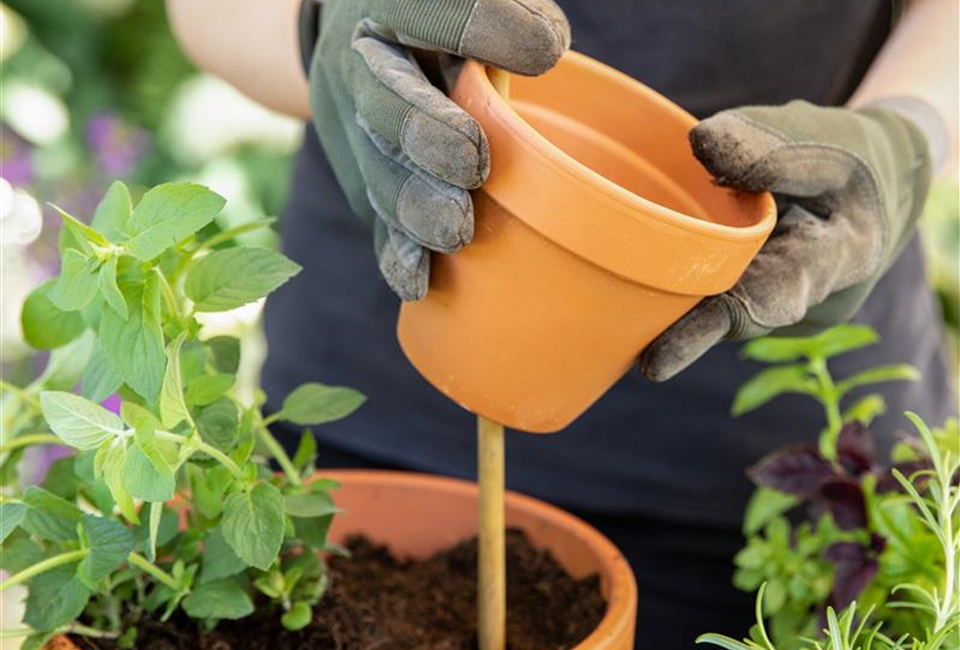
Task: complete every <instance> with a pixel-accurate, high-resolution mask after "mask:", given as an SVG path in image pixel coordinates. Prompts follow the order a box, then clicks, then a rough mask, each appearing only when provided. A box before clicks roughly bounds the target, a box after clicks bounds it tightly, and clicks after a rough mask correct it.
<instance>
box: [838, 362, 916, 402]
mask: <svg viewBox="0 0 960 650" xmlns="http://www.w3.org/2000/svg"><path fill="white" fill-rule="evenodd" d="M919 380H920V371H919V370H917V369H916V368H914V367H913V366H911V365H908V364H905V363H895V364H891V365H888V366H877V367H876V368H868V369H867V370H864V371H863V372H858V373H857V374H855V375H853V376H852V377H849V378H847V379H845V380H843V381H841V382H839V383H837V392H838V393H839V394H840V395H844V394H846V393H847V392H849V391H851V390H853V389H854V388H859V387H860V386H871V385H873V384H881V383H884V382H888V381H919Z"/></svg>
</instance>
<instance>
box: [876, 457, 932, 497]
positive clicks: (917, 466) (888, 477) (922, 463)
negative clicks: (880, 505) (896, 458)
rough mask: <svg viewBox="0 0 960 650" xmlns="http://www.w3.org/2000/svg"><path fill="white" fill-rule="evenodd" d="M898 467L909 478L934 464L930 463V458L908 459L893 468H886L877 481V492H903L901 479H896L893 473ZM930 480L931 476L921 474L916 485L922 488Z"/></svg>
mask: <svg viewBox="0 0 960 650" xmlns="http://www.w3.org/2000/svg"><path fill="white" fill-rule="evenodd" d="M894 469H896V470H897V471H899V472H900V473H901V474H903V475H904V477H906V478H907V479H908V480H909V478H910V477H911V476H912V475H913V474H915V473H917V472H922V471H924V470H929V469H933V465H931V464H930V461H928V460H908V461H904V462H902V463H897V464H895V465H894V466H893V468H891V469H888V470H886V471H885V472H884V473H883V475H882V476H880V479H879V480H878V481H877V494H885V493H887V492H894V491H896V492H903V486H902V485H900V481H898V480H897V479H896V477H895V476H894V475H893V470H894ZM928 480H930V477H929V476H927V475H923V476H919V477H917V479H916V483H915V484H916V485H917V487H918V489H922V488H923V486H924V485H925V484H926V482H927V481H928Z"/></svg>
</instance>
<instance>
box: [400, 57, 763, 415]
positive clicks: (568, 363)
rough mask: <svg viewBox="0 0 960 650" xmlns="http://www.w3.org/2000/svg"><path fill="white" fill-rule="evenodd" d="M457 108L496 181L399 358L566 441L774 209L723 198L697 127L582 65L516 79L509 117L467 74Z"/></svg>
mask: <svg viewBox="0 0 960 650" xmlns="http://www.w3.org/2000/svg"><path fill="white" fill-rule="evenodd" d="M452 97H453V99H454V100H455V101H456V102H457V103H458V104H459V105H460V106H462V107H463V108H464V109H465V110H466V111H467V112H468V113H470V114H471V115H473V117H475V118H476V119H477V120H478V121H479V123H480V125H481V126H482V127H483V129H484V131H485V132H486V134H487V139H488V140H489V142H490V156H491V163H492V166H491V172H490V179H489V181H488V182H487V183H486V184H485V185H484V186H483V187H482V188H481V189H480V190H478V191H476V192H474V193H473V198H474V207H475V212H476V234H475V236H474V240H473V242H472V243H471V244H470V245H469V246H467V247H466V248H464V249H463V250H462V251H461V252H459V253H456V254H454V255H435V256H434V259H433V271H432V275H431V280H430V291H429V292H428V295H427V297H426V298H425V299H424V300H422V301H420V302H414V303H405V304H404V305H403V307H402V309H401V312H400V319H399V324H398V335H399V339H400V344H401V346H402V347H403V350H404V352H405V353H406V355H407V357H408V358H409V359H410V361H411V362H412V363H413V365H414V366H416V368H417V369H418V370H419V371H420V372H421V373H422V374H423V376H424V377H426V378H427V380H428V381H430V382H431V383H432V384H433V385H434V386H435V387H437V388H438V389H439V390H440V391H441V392H443V393H444V394H446V395H447V396H448V397H450V398H451V399H453V400H454V401H456V402H457V403H459V404H461V405H463V406H464V407H466V408H467V409H469V410H470V411H473V412H475V413H478V414H480V415H483V416H485V417H487V418H489V419H491V420H494V421H496V422H499V423H501V424H504V425H507V426H509V427H512V428H515V429H521V430H525V431H532V432H542V433H546V432H553V431H557V430H559V429H562V428H563V427H565V426H566V425H568V424H569V423H570V422H572V421H573V420H574V419H575V418H577V417H578V416H579V415H580V414H581V413H583V412H584V411H585V410H586V409H587V408H589V406H590V405H591V404H592V403H593V402H594V401H596V400H597V399H598V398H599V397H600V396H601V395H602V394H603V393H604V392H605V391H606V390H607V389H608V388H609V387H610V386H611V385H613V383H614V382H616V381H617V379H619V378H620V377H621V376H622V375H623V374H624V373H625V372H627V371H628V370H629V369H630V367H631V366H632V365H633V363H634V362H635V360H636V358H637V356H638V354H639V353H640V351H642V350H643V348H645V347H646V346H647V345H648V344H649V343H650V342H651V341H652V340H653V339H654V338H655V337H656V336H657V335H658V334H660V333H661V332H662V331H663V330H665V329H666V328H667V327H668V326H669V325H670V324H671V323H673V322H675V321H676V320H677V319H679V318H680V317H681V316H682V315H683V314H684V313H686V312H687V311H689V310H690V309H691V308H692V307H693V306H694V305H696V303H697V302H698V301H699V300H701V299H702V298H703V297H704V296H708V295H712V294H718V293H722V292H724V291H726V290H727V289H729V288H730V287H732V286H733V284H734V283H735V282H736V281H737V279H738V278H739V277H740V275H741V274H742V273H743V271H744V270H745V269H746V267H747V265H748V264H749V263H750V261H751V260H752V259H753V257H754V255H755V254H756V253H757V251H758V250H759V249H760V246H761V245H762V244H763V242H764V241H765V240H766V238H767V236H768V235H769V234H770V232H771V230H772V229H773V226H774V224H775V221H776V210H775V206H774V203H773V200H772V198H771V197H770V196H769V195H768V194H744V193H736V192H733V191H730V190H727V189H723V188H720V187H717V186H716V185H714V184H713V182H712V179H711V178H710V176H709V174H708V173H707V172H706V171H705V170H704V169H703V168H702V167H701V165H700V164H699V163H698V162H697V160H696V159H695V158H694V157H693V155H692V153H691V151H690V146H689V143H688V139H687V136H688V133H689V131H690V129H691V128H692V127H693V126H694V125H695V123H696V120H695V119H694V118H693V117H692V116H691V115H689V114H688V113H686V112H685V111H684V110H683V109H681V108H679V107H678V106H676V105H674V104H673V103H671V102H670V101H669V100H667V99H665V98H664V97H662V96H661V95H659V94H657V93H656V92H654V91H653V90H651V89H649V88H647V87H646V86H644V85H643V84H641V83H639V82H637V81H635V80H633V79H631V78H630V77H628V76H626V75H624V74H622V73H620V72H617V71H616V70H614V69H612V68H610V67H607V66H605V65H603V64H601V63H598V62H597V61H594V60H592V59H590V58H588V57H585V56H583V55H581V54H577V53H569V54H568V55H566V56H565V57H564V58H563V59H562V60H561V62H560V64H559V65H558V66H557V67H556V68H555V69H554V70H553V71H551V72H549V73H547V74H546V75H544V76H542V77H537V78H527V77H519V76H515V77H512V81H511V90H510V102H509V104H508V103H507V102H506V101H504V100H503V99H502V98H501V97H500V96H499V95H498V94H497V93H496V91H495V90H494V88H493V86H492V85H491V83H490V80H489V78H488V76H487V74H486V70H485V69H484V68H483V67H482V66H481V65H479V64H476V63H467V64H466V65H465V66H464V69H463V73H462V74H461V75H460V79H459V81H458V83H457V86H456V88H455V89H454V92H453V94H452Z"/></svg>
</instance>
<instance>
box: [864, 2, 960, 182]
mask: <svg viewBox="0 0 960 650" xmlns="http://www.w3.org/2000/svg"><path fill="white" fill-rule="evenodd" d="M957 32H958V3H957V1H956V0H913V1H912V2H910V3H909V4H908V5H907V11H906V14H905V15H904V16H903V18H902V20H901V21H900V24H899V25H898V26H897V27H896V29H895V30H894V32H893V34H892V35H891V36H890V39H889V40H888V41H887V44H886V45H885V46H884V48H883V50H882V51H881V52H880V55H879V56H878V57H877V59H876V61H874V63H873V66H872V67H871V68H870V71H869V72H868V74H867V76H866V77H865V78H864V80H863V83H862V84H861V85H860V88H859V89H858V90H857V92H856V93H855V94H854V96H853V98H852V99H851V101H850V104H851V105H854V106H860V105H863V104H866V103H869V102H871V101H875V100H877V99H883V98H888V97H915V98H917V99H920V100H922V101H924V102H925V103H926V104H928V105H929V106H930V107H931V108H932V109H933V110H934V111H935V112H936V113H937V115H939V116H940V120H941V122H942V126H943V127H944V128H945V130H946V134H945V135H944V136H943V137H945V138H946V163H945V164H944V165H942V166H941V171H946V170H950V169H955V168H956V161H957V150H958V126H957V115H958V112H960V102H958V92H960V90H958V78H960V70H958V63H957V58H958V54H957V52H958V49H957V48H958V36H957Z"/></svg>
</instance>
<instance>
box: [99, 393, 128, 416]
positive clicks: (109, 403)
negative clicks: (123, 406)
mask: <svg viewBox="0 0 960 650" xmlns="http://www.w3.org/2000/svg"><path fill="white" fill-rule="evenodd" d="M122 401H123V400H121V399H120V396H119V395H117V394H116V393H114V394H113V395H111V396H110V397H108V398H107V399H105V400H103V401H102V402H101V403H100V405H101V406H102V407H103V408H105V409H107V410H108V411H113V412H114V413H116V414H117V415H119V414H120V403H121V402H122Z"/></svg>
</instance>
